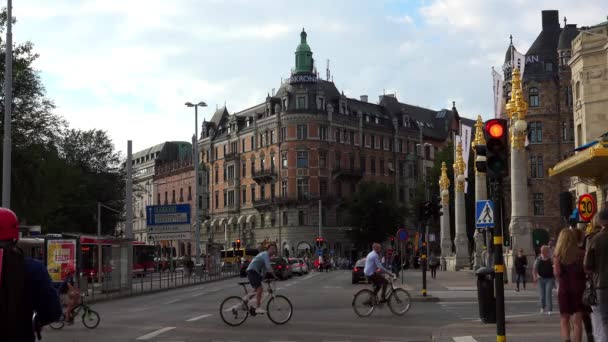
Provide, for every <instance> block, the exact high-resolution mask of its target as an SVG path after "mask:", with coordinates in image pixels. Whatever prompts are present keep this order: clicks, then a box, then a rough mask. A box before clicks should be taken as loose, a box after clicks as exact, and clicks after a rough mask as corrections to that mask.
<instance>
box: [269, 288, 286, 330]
mask: <svg viewBox="0 0 608 342" xmlns="http://www.w3.org/2000/svg"><path fill="white" fill-rule="evenodd" d="M266 311H267V314H268V319H270V321H272V323H274V324H279V325H280V324H285V323H287V322H289V320H290V319H291V315H293V305H291V302H290V301H289V299H287V297H285V296H282V295H276V296H274V297H272V298H270V300H268V303H267V304H266Z"/></svg>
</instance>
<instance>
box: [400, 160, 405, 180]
mask: <svg viewBox="0 0 608 342" xmlns="http://www.w3.org/2000/svg"><path fill="white" fill-rule="evenodd" d="M399 177H405V163H404V162H402V161H400V162H399Z"/></svg>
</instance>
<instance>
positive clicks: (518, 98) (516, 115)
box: [506, 68, 528, 150]
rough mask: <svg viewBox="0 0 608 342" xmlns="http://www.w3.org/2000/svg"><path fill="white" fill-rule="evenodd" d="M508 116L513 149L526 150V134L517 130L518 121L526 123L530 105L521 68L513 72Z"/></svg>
mask: <svg viewBox="0 0 608 342" xmlns="http://www.w3.org/2000/svg"><path fill="white" fill-rule="evenodd" d="M506 110H507V115H508V116H509V120H510V121H511V125H510V126H511V148H512V149H514V150H521V149H523V148H524V145H525V139H526V132H525V131H517V130H515V122H516V121H519V120H521V121H525V118H526V113H528V103H527V102H526V101H525V100H524V96H523V90H522V81H521V75H520V71H519V68H517V69H514V70H513V77H511V99H509V102H508V103H507V105H506Z"/></svg>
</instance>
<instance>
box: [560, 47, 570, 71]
mask: <svg viewBox="0 0 608 342" xmlns="http://www.w3.org/2000/svg"><path fill="white" fill-rule="evenodd" d="M570 55H571V53H570V51H562V52H561V54H560V63H561V65H562V67H564V68H565V67H567V66H568V62H569V61H570Z"/></svg>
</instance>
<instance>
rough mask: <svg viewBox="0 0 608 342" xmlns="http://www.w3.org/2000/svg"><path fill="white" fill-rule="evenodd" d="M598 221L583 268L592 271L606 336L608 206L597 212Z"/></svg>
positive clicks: (607, 306) (607, 316) (607, 325)
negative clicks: (597, 227) (597, 231)
mask: <svg viewBox="0 0 608 342" xmlns="http://www.w3.org/2000/svg"><path fill="white" fill-rule="evenodd" d="M598 223H599V225H600V226H601V227H602V229H601V230H600V232H599V233H597V234H596V236H595V237H593V239H591V242H590V243H589V246H588V248H587V253H586V254H585V270H586V271H587V272H593V278H594V280H595V287H596V289H597V295H598V301H599V309H600V310H599V311H600V315H601V316H602V325H603V329H604V336H608V335H606V334H607V333H608V208H604V209H603V210H602V211H601V212H600V213H599V221H598Z"/></svg>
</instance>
